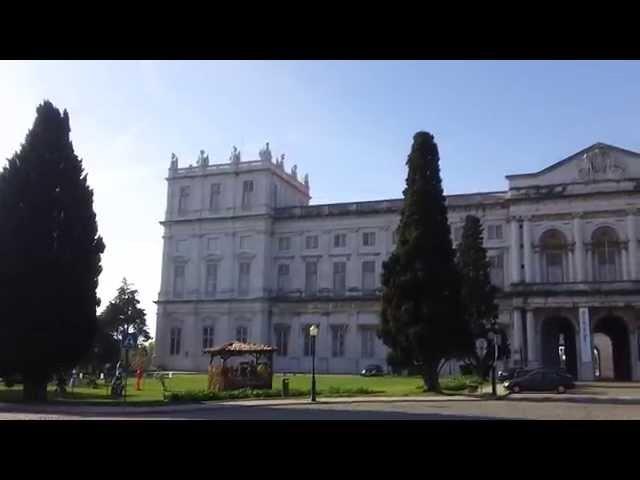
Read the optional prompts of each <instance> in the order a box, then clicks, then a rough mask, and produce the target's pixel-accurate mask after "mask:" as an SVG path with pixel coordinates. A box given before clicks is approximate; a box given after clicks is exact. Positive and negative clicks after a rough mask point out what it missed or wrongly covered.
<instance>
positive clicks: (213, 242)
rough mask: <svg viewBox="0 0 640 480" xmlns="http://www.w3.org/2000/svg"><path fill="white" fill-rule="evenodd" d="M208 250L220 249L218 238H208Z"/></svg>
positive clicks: (215, 250)
mask: <svg viewBox="0 0 640 480" xmlns="http://www.w3.org/2000/svg"><path fill="white" fill-rule="evenodd" d="M207 250H208V251H210V252H217V251H218V239H217V238H208V239H207Z"/></svg>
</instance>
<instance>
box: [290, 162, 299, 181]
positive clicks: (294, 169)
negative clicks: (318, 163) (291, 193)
mask: <svg viewBox="0 0 640 480" xmlns="http://www.w3.org/2000/svg"><path fill="white" fill-rule="evenodd" d="M291 175H293V178H295V179H297V178H298V165H294V166H293V167H292V168H291Z"/></svg>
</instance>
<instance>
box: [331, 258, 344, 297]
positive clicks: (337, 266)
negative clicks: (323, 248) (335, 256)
mask: <svg viewBox="0 0 640 480" xmlns="http://www.w3.org/2000/svg"><path fill="white" fill-rule="evenodd" d="M346 273H347V264H346V263H345V262H335V263H334V264H333V292H334V294H335V295H344V293H345V291H346V289H347V275H346Z"/></svg>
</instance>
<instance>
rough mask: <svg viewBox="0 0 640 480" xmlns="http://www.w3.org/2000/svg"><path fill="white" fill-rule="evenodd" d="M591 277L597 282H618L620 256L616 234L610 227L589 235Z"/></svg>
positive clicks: (619, 276)
mask: <svg viewBox="0 0 640 480" xmlns="http://www.w3.org/2000/svg"><path fill="white" fill-rule="evenodd" d="M591 243H592V248H593V276H594V280H595V281H597V282H610V281H613V280H620V279H621V278H622V275H621V273H622V272H621V270H622V269H621V268H620V267H621V265H622V262H621V258H620V257H621V255H620V240H619V239H618V234H617V233H616V231H615V230H614V229H613V228H611V227H600V228H598V229H596V230H595V231H594V232H593V235H591Z"/></svg>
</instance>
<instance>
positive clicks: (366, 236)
mask: <svg viewBox="0 0 640 480" xmlns="http://www.w3.org/2000/svg"><path fill="white" fill-rule="evenodd" d="M375 244H376V232H364V233H363V234H362V245H363V246H365V247H373V246H375Z"/></svg>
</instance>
